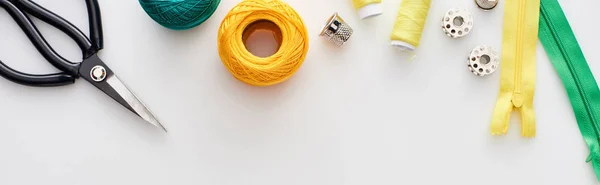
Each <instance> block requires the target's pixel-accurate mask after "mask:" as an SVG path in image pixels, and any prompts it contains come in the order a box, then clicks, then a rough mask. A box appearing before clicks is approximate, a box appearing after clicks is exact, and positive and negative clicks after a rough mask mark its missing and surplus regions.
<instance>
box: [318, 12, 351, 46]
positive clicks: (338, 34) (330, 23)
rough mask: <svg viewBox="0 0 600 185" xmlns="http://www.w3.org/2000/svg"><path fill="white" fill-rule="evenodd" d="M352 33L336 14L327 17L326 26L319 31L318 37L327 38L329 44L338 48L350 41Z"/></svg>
mask: <svg viewBox="0 0 600 185" xmlns="http://www.w3.org/2000/svg"><path fill="white" fill-rule="evenodd" d="M353 32H354V31H353V30H352V28H351V27H350V26H349V25H348V24H346V22H345V21H344V19H342V18H341V17H340V16H339V15H338V14H337V13H334V14H333V15H332V16H331V17H329V20H327V24H326V25H325V27H323V29H322V30H321V34H320V36H326V37H328V39H329V41H330V42H331V43H333V44H334V45H336V46H337V47H340V46H342V45H344V44H345V43H346V42H347V41H348V40H349V39H350V36H352V33H353Z"/></svg>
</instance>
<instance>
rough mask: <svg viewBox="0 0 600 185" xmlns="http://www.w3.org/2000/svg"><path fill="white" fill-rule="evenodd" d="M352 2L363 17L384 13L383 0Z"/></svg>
mask: <svg viewBox="0 0 600 185" xmlns="http://www.w3.org/2000/svg"><path fill="white" fill-rule="evenodd" d="M352 3H353V4H354V8H356V10H357V11H358V16H359V17H360V18H361V19H366V18H369V17H374V16H378V15H381V13H383V7H382V5H381V0H352Z"/></svg>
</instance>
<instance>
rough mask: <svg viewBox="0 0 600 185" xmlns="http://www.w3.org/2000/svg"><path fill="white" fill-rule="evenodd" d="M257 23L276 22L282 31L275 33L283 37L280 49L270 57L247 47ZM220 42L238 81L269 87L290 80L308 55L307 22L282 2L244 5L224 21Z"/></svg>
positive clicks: (223, 57)
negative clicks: (305, 23) (250, 30)
mask: <svg viewBox="0 0 600 185" xmlns="http://www.w3.org/2000/svg"><path fill="white" fill-rule="evenodd" d="M257 22H263V23H264V22H267V23H272V24H271V25H273V24H274V25H276V26H277V27H278V28H279V30H278V31H279V32H277V31H275V32H274V33H275V34H281V35H276V38H277V40H278V42H279V43H280V46H279V50H278V51H277V52H276V53H275V54H273V55H271V56H269V57H265V58H261V57H257V56H255V55H253V54H252V53H250V52H249V51H248V50H247V49H246V47H245V44H244V41H245V38H247V36H244V35H247V34H248V33H249V30H248V28H249V27H254V26H253V25H257V24H255V23H257ZM263 25H268V24H263ZM256 27H258V26H256ZM252 29H259V28H252ZM265 29H269V28H265ZM217 41H218V49H219V56H220V57H221V60H222V62H223V65H224V66H225V67H226V68H227V69H228V70H229V72H231V74H232V75H233V76H234V77H235V78H236V79H238V80H240V81H242V82H245V83H247V84H250V85H254V86H269V85H274V84H277V83H280V82H283V81H285V80H287V79H289V78H290V77H291V76H292V75H293V74H294V73H295V72H296V71H297V70H298V69H299V68H300V66H301V65H302V63H303V61H304V59H305V58H306V54H307V52H308V31H307V29H306V27H305V26H304V22H303V21H302V19H301V18H300V16H299V15H298V14H297V13H296V11H294V9H292V7H290V6H289V5H288V4H286V3H284V2H282V1H280V0H244V1H242V2H240V3H239V4H237V5H236V6H235V7H233V8H232V9H231V11H230V12H229V13H228V14H227V15H226V16H225V18H224V19H223V21H222V22H221V26H220V28H219V35H218V38H217Z"/></svg>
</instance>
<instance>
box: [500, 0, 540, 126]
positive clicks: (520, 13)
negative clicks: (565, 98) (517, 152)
mask: <svg viewBox="0 0 600 185" xmlns="http://www.w3.org/2000/svg"><path fill="white" fill-rule="evenodd" d="M505 2H506V4H505V10H504V31H503V41H502V64H501V69H500V73H501V74H500V75H501V79H500V93H499V96H498V102H497V103H496V107H495V109H494V115H493V118H492V126H491V132H492V134H493V135H504V134H506V133H507V130H508V123H509V120H510V114H511V112H512V111H513V109H514V110H518V111H519V112H520V113H521V134H522V135H523V136H525V137H534V136H535V113H534V111H533V95H534V91H535V54H536V53H535V52H536V45H537V35H538V21H539V8H540V0H506V1H505Z"/></svg>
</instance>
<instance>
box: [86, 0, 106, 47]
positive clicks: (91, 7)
mask: <svg viewBox="0 0 600 185" xmlns="http://www.w3.org/2000/svg"><path fill="white" fill-rule="evenodd" d="M85 4H86V6H87V12H88V19H89V24H90V38H91V40H92V46H93V47H94V48H93V49H94V50H95V52H98V51H100V50H102V49H104V34H103V33H102V16H101V14H100V5H98V0H85ZM95 52H94V53H95ZM88 57H89V56H87V57H85V58H88Z"/></svg>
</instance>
